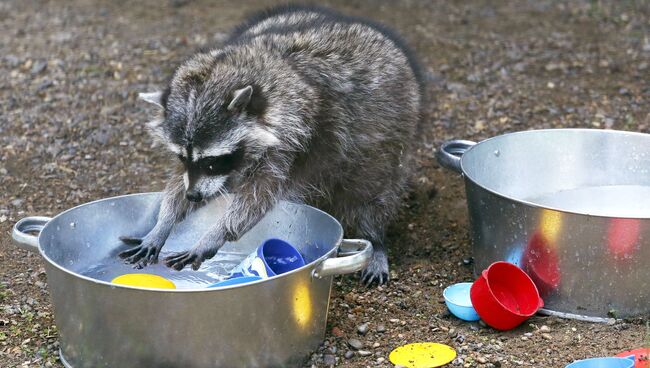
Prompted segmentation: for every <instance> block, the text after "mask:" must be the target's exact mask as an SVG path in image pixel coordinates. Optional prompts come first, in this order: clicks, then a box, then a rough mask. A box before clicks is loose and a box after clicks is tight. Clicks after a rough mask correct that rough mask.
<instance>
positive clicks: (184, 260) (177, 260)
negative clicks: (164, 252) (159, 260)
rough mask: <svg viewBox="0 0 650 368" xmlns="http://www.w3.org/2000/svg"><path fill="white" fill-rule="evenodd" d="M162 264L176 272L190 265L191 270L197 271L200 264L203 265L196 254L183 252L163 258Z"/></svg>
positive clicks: (200, 258)
mask: <svg viewBox="0 0 650 368" xmlns="http://www.w3.org/2000/svg"><path fill="white" fill-rule="evenodd" d="M163 262H164V263H165V265H167V267H171V268H173V269H175V270H176V271H180V270H182V269H183V268H185V266H187V265H188V264H190V263H191V264H192V269H193V270H194V271H196V270H198V269H199V267H201V263H203V259H202V257H200V256H199V255H198V254H196V253H194V252H192V251H185V252H180V253H176V254H172V255H171V256H169V257H167V258H165V259H164V260H163Z"/></svg>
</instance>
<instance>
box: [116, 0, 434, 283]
mask: <svg viewBox="0 0 650 368" xmlns="http://www.w3.org/2000/svg"><path fill="white" fill-rule="evenodd" d="M421 96H422V84H421V79H420V78H419V72H418V69H417V65H416V63H415V61H414V60H413V58H412V57H411V56H410V54H409V52H408V50H407V49H406V48H405V47H404V46H403V44H402V43H401V42H400V40H399V39H398V38H397V37H395V36H394V35H393V34H392V33H390V32H389V31H388V30H386V29H385V28H383V27H382V26H379V25H376V24H373V23H370V22H368V21H366V20H362V19H358V18H352V17H346V16H342V15H340V14H337V13H335V12H333V11H330V10H327V9H322V8H308V7H284V8H278V9H275V10H271V11H269V12H266V13H263V14H262V15H258V16H256V17H253V18H251V19H250V20H249V21H247V22H245V23H244V24H243V25H242V26H240V27H238V28H237V29H236V30H235V32H234V33H233V35H232V37H231V38H230V39H229V40H228V41H227V42H226V44H225V45H224V46H223V47H221V48H216V49H213V50H210V51H207V52H202V53H199V54H197V55H195V56H194V57H192V58H190V59H189V60H188V61H186V62H185V63H184V64H182V65H181V66H180V67H179V68H178V69H177V70H176V72H175V74H174V76H173V78H172V80H171V83H170V85H169V88H168V89H167V90H166V91H165V92H159V93H151V94H143V95H142V97H143V98H144V99H145V100H148V101H149V102H153V103H156V104H158V105H159V106H160V107H161V112H162V113H161V116H160V118H159V119H156V120H155V121H154V122H152V123H151V124H150V125H151V128H152V131H153V133H154V135H155V137H156V138H157V139H159V141H161V142H162V143H163V144H164V145H165V146H166V147H168V148H169V149H170V150H171V151H172V152H174V153H175V154H177V155H178V156H179V159H180V161H181V163H182V165H179V166H181V167H180V169H181V170H180V171H179V172H178V173H175V174H174V175H173V176H172V177H171V179H170V181H169V184H168V186H167V188H166V189H165V195H164V199H163V202H162V207H161V209H160V213H159V218H158V223H157V225H156V226H155V227H154V229H153V230H152V231H151V232H150V233H149V234H148V235H146V236H145V237H144V238H143V239H135V238H123V240H124V241H125V242H127V243H132V244H134V245H135V246H134V247H133V248H131V249H129V250H127V251H125V252H122V253H121V256H122V257H124V258H127V260H128V261H129V262H132V263H135V264H136V265H137V266H139V267H143V266H145V265H147V264H148V263H152V262H156V261H157V259H158V254H159V252H160V249H161V248H162V246H163V244H164V242H165V240H166V238H167V236H168V235H169V233H170V231H171V229H172V227H173V226H174V224H175V223H176V222H178V221H179V220H181V219H182V218H183V217H184V216H185V215H186V214H187V213H188V211H191V210H192V209H194V208H196V207H197V206H200V205H201V204H202V203H205V202H206V201H208V200H210V199H211V198H214V197H215V196H217V195H219V194H222V193H225V192H228V193H230V194H231V195H232V204H231V205H230V207H229V208H228V210H227V211H226V215H225V216H224V217H223V218H219V219H215V224H214V227H213V228H212V229H211V230H210V231H208V232H207V233H206V234H204V235H203V236H202V238H201V239H200V241H199V242H198V243H197V244H195V245H194V246H193V247H192V248H191V249H189V250H188V251H186V252H183V253H180V254H175V255H172V256H170V257H167V258H165V260H164V262H165V263H166V264H167V265H168V266H170V267H173V268H175V269H177V270H180V269H182V268H183V267H185V266H186V265H188V264H191V265H192V268H193V269H197V268H198V267H199V266H200V265H201V263H202V262H203V261H204V260H205V259H208V258H211V257H213V256H214V255H215V254H216V252H217V251H218V250H219V248H220V247H221V246H222V245H223V244H224V242H225V241H231V240H236V239H238V238H239V237H240V236H241V235H242V234H243V233H245V232H246V231H247V230H248V229H250V228H251V227H252V226H253V225H255V224H256V223H257V222H258V221H259V220H260V218H261V217H262V216H264V214H265V213H266V211H268V210H269V209H270V208H272V207H273V206H274V204H275V203H276V202H277V201H278V200H281V199H284V200H290V201H295V202H302V203H307V204H310V205H313V206H316V207H318V208H321V209H323V210H325V211H327V212H329V213H331V214H332V215H334V216H335V217H337V218H338V219H339V220H340V221H341V222H342V223H343V225H344V226H345V227H346V231H347V235H349V236H355V237H361V238H366V239H369V240H371V241H372V243H373V246H374V249H375V250H374V255H373V258H372V261H371V263H370V265H369V266H368V267H367V269H366V270H365V271H364V272H363V274H362V278H363V280H364V282H365V283H367V284H372V283H373V282H377V283H380V284H381V283H384V282H386V281H387V280H388V277H389V273H388V261H387V257H386V250H385V248H384V232H385V229H386V226H387V224H388V223H389V222H390V221H391V220H392V219H393V218H394V217H395V215H396V214H397V211H398V208H399V206H400V201H401V198H400V197H401V196H402V194H403V193H404V191H405V189H406V186H407V182H408V179H409V176H410V175H411V170H412V164H413V160H412V151H413V149H414V147H413V146H414V142H415V141H416V140H417V137H416V135H417V128H418V124H419V121H420V109H421V103H422V101H421V99H422V97H421Z"/></svg>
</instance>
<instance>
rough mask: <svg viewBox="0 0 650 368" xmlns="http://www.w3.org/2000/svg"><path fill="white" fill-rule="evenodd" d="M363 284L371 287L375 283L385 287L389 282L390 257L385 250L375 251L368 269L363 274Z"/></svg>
mask: <svg viewBox="0 0 650 368" xmlns="http://www.w3.org/2000/svg"><path fill="white" fill-rule="evenodd" d="M361 282H363V284H364V285H366V286H368V287H370V286H372V285H373V284H374V283H375V282H376V283H377V285H383V284H385V283H387V282H388V257H387V256H386V252H384V251H383V250H375V251H374V252H373V253H372V259H371V260H370V263H368V267H366V269H365V270H363V271H362V272H361Z"/></svg>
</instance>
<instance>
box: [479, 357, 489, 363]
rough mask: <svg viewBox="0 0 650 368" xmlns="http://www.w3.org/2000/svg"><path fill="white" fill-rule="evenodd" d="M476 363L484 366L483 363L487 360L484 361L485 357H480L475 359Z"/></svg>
mask: <svg viewBox="0 0 650 368" xmlns="http://www.w3.org/2000/svg"><path fill="white" fill-rule="evenodd" d="M476 361H477V362H479V363H481V364H485V363H487V362H488V361H487V359H485V357H482V356H480V357H478V358H476Z"/></svg>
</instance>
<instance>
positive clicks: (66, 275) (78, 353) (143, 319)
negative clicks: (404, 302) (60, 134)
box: [13, 193, 372, 368]
mask: <svg viewBox="0 0 650 368" xmlns="http://www.w3.org/2000/svg"><path fill="white" fill-rule="evenodd" d="M158 206H159V194H157V193H151V194H136V195H127V196H122V197H115V198H108V199H104V200H100V201H96V202H92V203H88V204H84V205H81V206H79V207H76V208H73V209H70V210H68V211H66V212H63V213H61V214H60V215H58V216H56V217H54V218H53V219H50V218H46V217H28V218H24V219H22V220H20V221H19V222H18V223H16V225H15V227H14V230H13V238H14V240H15V242H16V243H17V244H18V246H20V247H22V248H25V249H28V250H33V251H37V250H38V251H40V254H41V255H42V257H43V259H44V260H45V263H46V271H47V278H48V285H49V289H50V293H51V296H52V302H53V305H54V311H55V320H56V324H57V326H58V330H59V339H60V344H61V358H62V361H63V362H64V365H65V366H67V367H75V368H81V367H121V368H124V367H210V368H213V367H286V366H296V365H300V364H301V363H302V362H303V361H304V359H305V357H306V356H307V355H308V354H309V353H310V352H311V351H312V350H313V349H315V348H316V347H318V345H319V344H320V343H321V342H322V340H323V337H324V334H325V326H326V320H327V311H328V303H329V295H330V290H331V286H332V275H336V274H342V273H349V272H354V271H357V270H360V269H362V268H364V267H365V266H366V265H367V263H368V261H369V259H370V256H371V254H372V245H371V244H370V243H369V242H368V241H365V240H344V239H342V236H343V230H342V228H341V225H340V224H339V223H338V222H337V221H336V220H335V219H334V218H333V217H331V216H330V215H328V214H326V213H324V212H322V211H320V210H317V209H315V208H312V207H309V206H305V205H298V204H292V203H288V202H281V203H280V204H279V205H278V206H276V208H275V209H273V210H272V211H271V212H270V213H268V214H267V215H266V216H265V217H264V219H263V220H262V221H261V222H260V223H258V224H257V225H256V226H255V227H254V228H253V229H252V230H251V231H249V232H248V233H247V234H246V235H245V236H243V237H242V239H240V240H239V241H238V242H233V243H227V244H226V245H225V246H224V247H223V248H222V250H221V251H220V252H219V254H221V257H222V260H223V259H224V257H231V258H233V259H242V258H243V257H244V256H245V255H246V254H248V253H250V252H251V251H253V250H254V249H255V248H256V247H257V245H259V244H260V243H261V241H263V240H264V239H266V238H269V237H281V238H283V239H285V240H287V241H288V242H290V243H291V244H293V245H294V246H296V247H297V248H298V249H299V250H300V251H301V253H302V254H303V256H304V258H305V261H306V263H307V264H306V265H305V266H304V267H302V268H300V269H297V270H294V271H292V272H289V273H285V274H282V275H278V276H275V277H272V278H270V279H267V280H262V281H258V282H254V283H251V284H245V285H235V286H231V287H226V288H223V289H206V288H194V289H176V290H156V289H138V288H131V287H128V286H120V285H115V284H111V283H110V282H106V281H99V280H97V279H93V278H90V277H87V276H84V275H83V273H85V272H86V271H85V270H88V268H89V267H90V268H92V266H93V265H94V264H103V263H105V262H109V263H110V261H111V260H114V259H115V257H116V254H117V252H118V251H119V249H120V248H121V247H122V246H121V245H120V244H119V241H117V238H118V236H120V235H123V234H146V233H147V231H148V230H149V229H151V228H152V227H153V225H154V224H155V219H156V215H155V214H156V213H157V208H158ZM217 207H218V206H217ZM218 210H219V209H218V208H215V207H210V206H208V207H206V208H203V209H201V210H199V211H197V212H195V213H194V214H192V215H191V216H190V217H189V218H188V219H186V220H185V221H184V222H183V223H181V224H179V226H177V227H176V229H175V230H174V232H173V233H172V235H171V236H170V238H169V240H168V241H167V243H166V245H165V248H163V249H164V251H166V252H173V251H179V250H181V249H186V248H187V247H189V246H191V244H192V243H193V241H194V240H196V239H197V236H200V234H201V233H202V232H203V231H204V230H206V229H207V228H208V226H210V224H211V223H213V220H212V219H214V216H215V215H216V214H217V212H218ZM211 220H212V221H211ZM34 231H36V232H39V231H40V233H39V235H38V237H37V236H34V235H30V234H28V232H34ZM337 251H338V252H339V255H341V252H344V253H345V255H347V256H346V257H341V258H336V256H337ZM218 258H219V256H218V257H217V261H218ZM204 266H205V267H210V262H206V263H205V264H204ZM233 266H234V264H233ZM160 267H164V266H160ZM131 271H132V270H131ZM143 271H144V272H150V273H156V272H158V271H160V270H159V269H157V268H156V267H151V268H147V269H145V270H143ZM199 271H201V270H199ZM132 272H133V271H132ZM191 272H192V271H189V270H184V271H181V273H180V274H183V273H185V275H190V276H191Z"/></svg>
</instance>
